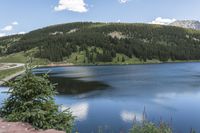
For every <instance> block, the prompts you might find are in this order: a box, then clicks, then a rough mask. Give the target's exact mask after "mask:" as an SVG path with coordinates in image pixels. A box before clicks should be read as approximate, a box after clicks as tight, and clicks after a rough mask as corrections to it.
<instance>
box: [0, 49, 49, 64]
mask: <svg viewBox="0 0 200 133" xmlns="http://www.w3.org/2000/svg"><path fill="white" fill-rule="evenodd" d="M33 52H34V50H30V51H27V52H25V53H24V52H19V53H15V54H10V55H7V56H2V57H0V63H26V62H27V61H28V60H29V59H30V57H31V55H32V53H33ZM32 61H33V63H32V64H33V65H46V64H48V63H49V61H48V60H47V59H40V58H32Z"/></svg>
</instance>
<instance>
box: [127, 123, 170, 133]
mask: <svg viewBox="0 0 200 133" xmlns="http://www.w3.org/2000/svg"><path fill="white" fill-rule="evenodd" d="M130 133H172V130H171V128H169V126H167V124H165V123H161V124H160V125H159V126H156V125H155V124H153V123H150V122H143V123H142V124H135V125H134V126H133V128H132V129H131V130H130Z"/></svg>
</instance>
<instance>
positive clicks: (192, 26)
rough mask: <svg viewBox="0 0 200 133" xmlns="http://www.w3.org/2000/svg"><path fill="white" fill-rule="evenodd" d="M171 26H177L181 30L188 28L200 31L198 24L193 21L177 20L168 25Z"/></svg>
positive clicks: (199, 23) (199, 24)
mask: <svg viewBox="0 0 200 133" xmlns="http://www.w3.org/2000/svg"><path fill="white" fill-rule="evenodd" d="M170 25H171V26H177V27H182V28H190V29H195V30H200V22H199V21H195V20H178V21H175V22H173V23H171V24H170Z"/></svg>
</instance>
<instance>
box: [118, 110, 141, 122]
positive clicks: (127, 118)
mask: <svg viewBox="0 0 200 133" xmlns="http://www.w3.org/2000/svg"><path fill="white" fill-rule="evenodd" d="M120 116H121V118H122V120H123V121H124V122H129V123H133V121H134V120H136V121H138V122H141V121H142V120H143V116H142V114H141V113H135V112H131V111H127V110H123V111H122V112H121V114H120Z"/></svg>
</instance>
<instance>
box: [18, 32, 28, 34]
mask: <svg viewBox="0 0 200 133" xmlns="http://www.w3.org/2000/svg"><path fill="white" fill-rule="evenodd" d="M18 34H26V32H24V31H21V32H19V33H18Z"/></svg>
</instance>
